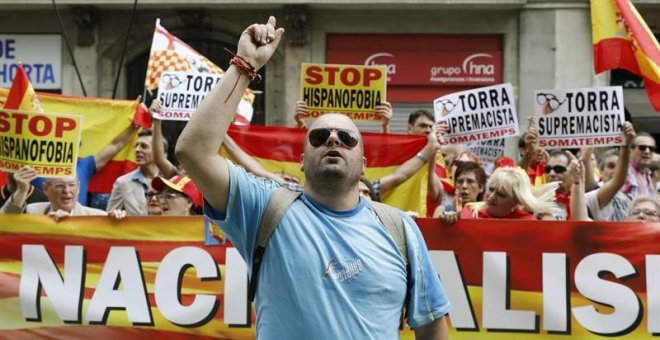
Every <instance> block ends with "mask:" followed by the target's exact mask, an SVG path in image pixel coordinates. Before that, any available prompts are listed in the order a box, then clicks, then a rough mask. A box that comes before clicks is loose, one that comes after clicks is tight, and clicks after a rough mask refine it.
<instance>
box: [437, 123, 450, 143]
mask: <svg viewBox="0 0 660 340" xmlns="http://www.w3.org/2000/svg"><path fill="white" fill-rule="evenodd" d="M448 132H449V124H447V121H446V120H441V121H439V122H437V123H435V125H434V133H435V136H436V139H437V140H438V144H440V145H443V144H445V135H446V134H447V133H448Z"/></svg>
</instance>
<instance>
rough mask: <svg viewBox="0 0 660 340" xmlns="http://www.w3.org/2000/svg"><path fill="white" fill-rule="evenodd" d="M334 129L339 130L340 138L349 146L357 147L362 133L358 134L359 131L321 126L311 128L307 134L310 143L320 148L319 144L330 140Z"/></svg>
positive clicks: (338, 135)
mask: <svg viewBox="0 0 660 340" xmlns="http://www.w3.org/2000/svg"><path fill="white" fill-rule="evenodd" d="M333 131H336V132H337V137H339V140H340V141H341V142H342V143H343V144H344V145H346V146H347V147H349V148H353V147H355V146H356V145H357V144H358V141H359V140H360V135H358V134H357V132H354V131H351V130H346V129H336V128H332V129H330V128H319V129H314V130H311V131H310V132H309V134H308V135H307V136H308V137H307V138H309V144H311V145H312V146H313V147H315V148H318V147H319V146H321V145H323V144H324V143H325V142H326V141H327V140H328V138H330V135H331V134H332V132H333Z"/></svg>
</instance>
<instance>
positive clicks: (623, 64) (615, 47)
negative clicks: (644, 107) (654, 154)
mask: <svg viewBox="0 0 660 340" xmlns="http://www.w3.org/2000/svg"><path fill="white" fill-rule="evenodd" d="M591 28H592V41H593V45H594V69H595V71H596V73H600V72H603V71H608V70H612V69H624V70H627V71H629V72H631V73H634V74H636V75H638V76H640V77H642V78H643V79H644V87H645V88H646V93H647V95H648V97H649V101H650V102H651V105H652V106H653V108H654V109H655V110H656V111H660V48H659V45H658V41H657V40H656V39H655V36H654V35H653V33H652V32H651V30H649V27H648V26H647V25H646V23H645V22H644V19H642V17H641V16H640V15H639V12H637V10H636V9H635V7H634V6H633V4H632V3H631V2H630V0H591Z"/></svg>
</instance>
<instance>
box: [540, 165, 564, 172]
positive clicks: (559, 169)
mask: <svg viewBox="0 0 660 340" xmlns="http://www.w3.org/2000/svg"><path fill="white" fill-rule="evenodd" d="M551 170H554V171H555V173H556V174H563V173H564V172H566V170H567V168H566V167H565V166H563V165H555V166H549V165H546V166H545V173H546V174H549V173H550V171H551Z"/></svg>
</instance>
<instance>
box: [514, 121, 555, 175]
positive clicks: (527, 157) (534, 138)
mask: <svg viewBox="0 0 660 340" xmlns="http://www.w3.org/2000/svg"><path fill="white" fill-rule="evenodd" d="M549 158H550V157H549V155H548V152H547V151H545V150H544V149H541V148H539V146H538V132H537V131H536V127H534V117H529V127H528V128H527V133H525V153H524V155H523V158H522V159H521V160H520V167H521V168H523V169H527V168H528V167H530V166H536V165H538V164H542V163H546V162H547V161H548V159H549Z"/></svg>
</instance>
